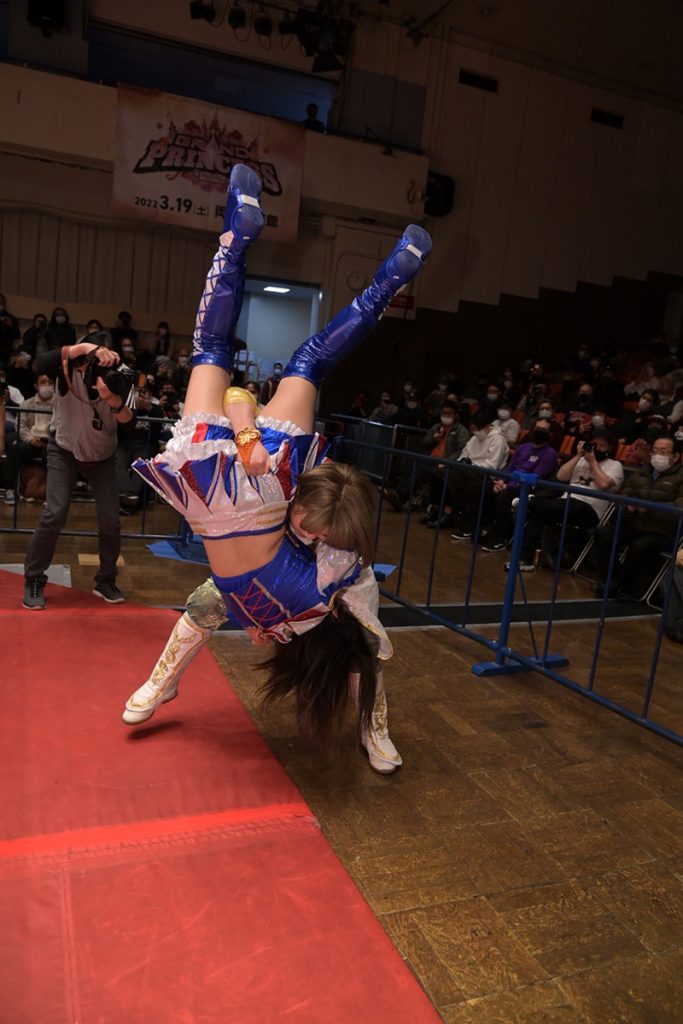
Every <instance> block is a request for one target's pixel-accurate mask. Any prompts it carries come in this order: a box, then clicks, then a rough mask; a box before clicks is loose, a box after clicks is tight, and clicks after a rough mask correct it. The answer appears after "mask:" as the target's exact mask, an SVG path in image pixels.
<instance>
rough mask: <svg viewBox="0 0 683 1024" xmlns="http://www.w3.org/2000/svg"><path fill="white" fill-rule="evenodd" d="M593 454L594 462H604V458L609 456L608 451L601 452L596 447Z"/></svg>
mask: <svg viewBox="0 0 683 1024" xmlns="http://www.w3.org/2000/svg"><path fill="white" fill-rule="evenodd" d="M593 454H594V455H595V461H596V462H604V461H605V459H608V458H609V452H601V451H599V450H598V449H597V448H596V449H595V452H594V453H593Z"/></svg>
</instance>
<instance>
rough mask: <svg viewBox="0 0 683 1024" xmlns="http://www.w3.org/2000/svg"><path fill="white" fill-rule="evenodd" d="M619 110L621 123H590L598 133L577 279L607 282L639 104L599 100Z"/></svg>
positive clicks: (616, 98)
mask: <svg viewBox="0 0 683 1024" xmlns="http://www.w3.org/2000/svg"><path fill="white" fill-rule="evenodd" d="M601 106H602V108H603V109H605V110H609V111H612V112H614V113H618V114H621V115H622V117H623V118H624V127H623V128H622V129H618V128H608V127H606V126H605V125H593V127H594V128H596V129H597V131H598V135H599V144H598V151H597V154H596V160H595V168H594V173H593V184H592V188H591V195H590V200H589V204H588V218H587V220H586V230H585V233H584V237H583V245H582V249H581V259H580V262H579V280H580V281H588V282H590V283H592V284H603V285H611V283H612V279H613V277H614V268H615V265H616V262H617V252H618V248H619V238H620V234H621V226H622V222H623V220H622V219H623V212H624V204H625V190H626V186H627V183H628V180H629V176H630V170H631V165H632V163H633V156H634V152H635V149H636V146H637V142H638V121H639V104H638V103H636V102H634V101H632V100H628V99H626V98H625V97H623V96H615V95H614V94H608V95H606V96H605V99H604V100H603V102H602V104H601Z"/></svg>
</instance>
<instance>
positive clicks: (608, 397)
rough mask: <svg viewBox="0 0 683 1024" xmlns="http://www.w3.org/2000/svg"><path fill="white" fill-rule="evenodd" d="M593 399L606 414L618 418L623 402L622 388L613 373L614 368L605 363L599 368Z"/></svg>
mask: <svg viewBox="0 0 683 1024" xmlns="http://www.w3.org/2000/svg"><path fill="white" fill-rule="evenodd" d="M595 399H596V402H597V403H598V404H599V405H603V406H604V407H605V409H606V410H607V414H608V416H610V417H611V418H612V419H618V417H619V416H621V412H622V408H623V404H624V389H623V388H622V386H621V384H620V383H619V381H618V380H617V379H616V377H615V375H614V369H613V368H612V366H611V365H609V364H607V365H606V366H603V367H602V369H601V370H600V372H599V374H598V377H597V379H596V383H595Z"/></svg>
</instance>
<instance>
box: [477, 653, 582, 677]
mask: <svg viewBox="0 0 683 1024" xmlns="http://www.w3.org/2000/svg"><path fill="white" fill-rule="evenodd" d="M529 660H530V661H532V662H533V663H534V665H537V666H538V667H539V668H563V667H564V666H566V665H568V664H569V658H566V657H565V656H564V654H547V655H546V656H545V658H530V659H529ZM532 671H533V668H532V666H531V665H522V664H520V662H518V661H503V662H498V661H478V662H476V663H475V664H474V665H473V666H472V673H473V675H475V676H511V675H514V674H515V673H517V672H532Z"/></svg>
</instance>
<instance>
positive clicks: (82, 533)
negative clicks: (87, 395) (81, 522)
mask: <svg viewBox="0 0 683 1024" xmlns="http://www.w3.org/2000/svg"><path fill="white" fill-rule="evenodd" d="M8 412H10V413H11V415H12V417H14V418H15V422H16V434H15V433H10V434H6V436H5V450H6V451H7V447H8V446H9V445H10V444H12V443H14V441H15V440H16V442H17V443H18V442H19V440H20V427H21V417H22V415H25V414H29V413H32V414H34V415H35V414H39V415H41V416H52V409H40V408H35V409H31V408H28V407H23V408H22V407H16V408H14V407H12V408H10V409H8ZM160 422H161V423H162V424H172V423H173V422H174V420H172V419H170V418H168V417H167V418H164V419H163V420H161V421H160V419H159V417H155V416H136V423H144V424H146V437H145V442H146V449H147V451H148V452H152V447H153V445H152V431H153V429H154V428H155V427H158V426H159V424H160ZM152 454H154V453H153V452H152ZM23 465H38V463H37V462H34V463H22V462H21V461H20V459H19V458H18V457H17V459H16V465H15V471H14V480H13V484H14V486H13V488H12V489H13V491H14V503H13V508H12V523H11V525H10V526H5V525H0V533H19V534H30V533H33V532H34V526H26V527H23V526H20V525H19V500H20V499H19V490H20V480H21V470H22V468H23ZM142 483H143V486H142V489H141V491H140V507H139V510H138V509H136V510H135V514H136V515H137V514H138V512H139V515H140V528H139V530H137V531H133V530H128V531H122V532H121V538H122V539H125V540H165V539H167V538H176V537H178V538H182V537H185V536H186V535H187V530H186V528H185V526H184V520H183V518H182V516H178V523H177V528H176V530H175V532H173V533H170V532H168V531H166V532H165V533H156V532H153V531H149V530H147V528H146V527H147V517H148V513H149V507H150V500H149V499H150V495H151V492H150V489H149V488H148V486H147V485H146V484H145V483H144V482H142ZM61 536H63V537H97V536H98V531H97V530H83V529H81V530H73V529H72V530H66V529H65V530H62V531H61Z"/></svg>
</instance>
